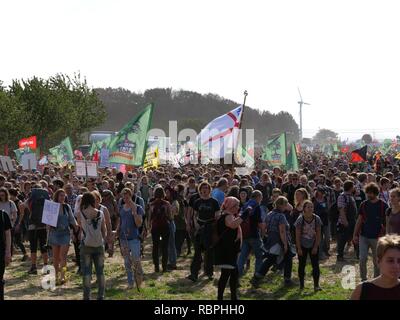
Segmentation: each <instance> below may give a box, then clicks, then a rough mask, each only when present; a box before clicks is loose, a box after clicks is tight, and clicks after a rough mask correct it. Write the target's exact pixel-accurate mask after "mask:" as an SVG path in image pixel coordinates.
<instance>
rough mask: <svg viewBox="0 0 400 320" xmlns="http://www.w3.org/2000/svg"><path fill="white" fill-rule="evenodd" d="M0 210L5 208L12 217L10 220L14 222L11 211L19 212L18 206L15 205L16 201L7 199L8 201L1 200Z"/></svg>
mask: <svg viewBox="0 0 400 320" xmlns="http://www.w3.org/2000/svg"><path fill="white" fill-rule="evenodd" d="M0 210H4V211H5V212H7V214H8V217H9V218H10V221H11V222H12V219H11V213H13V212H15V213H16V212H17V206H16V205H15V203H14V201H11V200H9V201H6V202H0Z"/></svg>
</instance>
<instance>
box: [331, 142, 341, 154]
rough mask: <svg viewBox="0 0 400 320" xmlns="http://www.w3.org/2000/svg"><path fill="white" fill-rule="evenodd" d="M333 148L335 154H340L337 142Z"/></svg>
mask: <svg viewBox="0 0 400 320" xmlns="http://www.w3.org/2000/svg"><path fill="white" fill-rule="evenodd" d="M332 147H333V152H339V147H338V144H337V142H336V143H334V144H333V145H332Z"/></svg>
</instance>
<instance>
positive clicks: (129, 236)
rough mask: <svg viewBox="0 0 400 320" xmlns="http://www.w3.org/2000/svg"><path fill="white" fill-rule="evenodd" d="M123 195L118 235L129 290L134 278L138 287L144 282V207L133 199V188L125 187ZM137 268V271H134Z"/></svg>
mask: <svg viewBox="0 0 400 320" xmlns="http://www.w3.org/2000/svg"><path fill="white" fill-rule="evenodd" d="M121 195H122V197H123V200H124V204H123V205H122V207H120V210H119V223H118V227H117V235H118V237H119V240H120V248H121V254H122V256H123V258H124V264H125V270H126V273H127V277H128V290H129V289H132V288H133V283H134V280H135V281H136V284H137V286H138V288H139V287H140V284H141V282H142V276H143V270H142V266H141V262H140V239H139V237H140V233H139V228H140V226H141V225H142V223H143V216H144V209H143V208H142V207H141V206H139V205H137V204H135V203H134V202H133V201H132V190H131V189H129V188H125V189H123V190H122V192H121ZM132 268H133V270H135V272H134V273H133V272H132Z"/></svg>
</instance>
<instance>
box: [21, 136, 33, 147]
mask: <svg viewBox="0 0 400 320" xmlns="http://www.w3.org/2000/svg"><path fill="white" fill-rule="evenodd" d="M25 147H29V148H30V149H32V150H35V149H36V148H37V143H36V136H32V137H29V138H24V139H21V140H19V148H20V149H23V148H25Z"/></svg>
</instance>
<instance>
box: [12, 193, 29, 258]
mask: <svg viewBox="0 0 400 320" xmlns="http://www.w3.org/2000/svg"><path fill="white" fill-rule="evenodd" d="M9 194H10V199H11V201H13V202H14V203H15V206H16V208H17V219H16V220H15V223H14V228H13V230H12V235H11V238H12V240H13V243H14V245H15V246H17V248H19V249H20V250H21V253H22V255H23V257H22V260H21V261H26V260H27V259H28V255H27V254H26V249H25V246H24V243H23V239H24V235H25V221H23V219H22V218H23V214H21V211H20V208H19V206H20V204H21V200H20V199H18V190H17V189H10V190H9ZM11 251H12V246H11Z"/></svg>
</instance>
